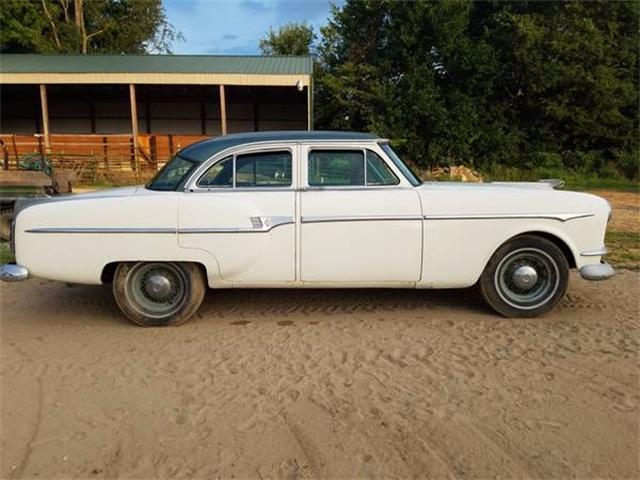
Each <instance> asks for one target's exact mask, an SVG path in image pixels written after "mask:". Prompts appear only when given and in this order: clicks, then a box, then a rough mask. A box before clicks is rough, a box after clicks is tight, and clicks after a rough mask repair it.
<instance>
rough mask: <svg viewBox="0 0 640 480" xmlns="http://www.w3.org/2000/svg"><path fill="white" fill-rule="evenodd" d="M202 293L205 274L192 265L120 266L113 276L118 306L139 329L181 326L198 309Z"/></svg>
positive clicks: (166, 263) (204, 288)
mask: <svg viewBox="0 0 640 480" xmlns="http://www.w3.org/2000/svg"><path fill="white" fill-rule="evenodd" d="M205 292H206V279H205V275H204V273H203V272H202V270H201V269H200V268H199V267H198V265H195V264H193V263H182V262H127V263H121V264H119V265H118V267H117V268H116V271H115V274H114V277H113V296H114V297H115V300H116V303H117V304H118V307H120V310H122V313H124V314H125V315H126V316H127V318H129V319H130V320H131V321H132V322H134V323H135V324H137V325H140V326H143V327H152V326H167V325H179V324H181V323H184V322H185V321H187V320H188V319H189V318H190V317H191V316H192V315H193V314H194V313H195V312H196V311H197V310H198V308H199V307H200V304H201V303H202V300H203V299H204V295H205Z"/></svg>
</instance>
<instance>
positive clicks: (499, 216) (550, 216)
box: [424, 213, 595, 222]
mask: <svg viewBox="0 0 640 480" xmlns="http://www.w3.org/2000/svg"><path fill="white" fill-rule="evenodd" d="M594 215H595V214H593V213H519V214H518V213H478V214H470V215H469V214H444V215H425V216H424V219H425V220H511V219H522V218H541V219H545V220H558V221H560V222H567V221H569V220H574V219H576V218H586V217H593V216H594Z"/></svg>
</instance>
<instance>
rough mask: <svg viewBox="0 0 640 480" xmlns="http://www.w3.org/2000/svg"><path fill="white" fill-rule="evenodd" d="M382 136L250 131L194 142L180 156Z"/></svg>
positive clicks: (195, 157)
mask: <svg viewBox="0 0 640 480" xmlns="http://www.w3.org/2000/svg"><path fill="white" fill-rule="evenodd" d="M379 138H380V137H378V136H376V135H373V134H371V133H359V132H332V131H328V130H325V131H323V130H316V131H310V132H309V131H305V130H291V131H277V132H248V133H234V134H232V135H226V136H223V137H216V138H212V139H208V140H202V141H201V142H197V143H193V144H191V145H189V146H188V147H186V148H183V149H182V150H181V151H180V156H181V157H184V158H188V159H190V160H195V161H197V162H204V161H205V160H208V159H209V158H211V157H212V156H213V155H215V154H217V153H218V152H221V151H222V150H226V149H227V148H231V147H236V146H239V145H244V144H247V143H256V142H303V141H309V140H346V141H348V140H360V141H372V140H377V139H379Z"/></svg>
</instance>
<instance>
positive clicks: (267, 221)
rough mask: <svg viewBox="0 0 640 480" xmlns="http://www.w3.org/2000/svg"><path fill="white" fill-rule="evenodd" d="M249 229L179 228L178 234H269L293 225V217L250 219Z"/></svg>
mask: <svg viewBox="0 0 640 480" xmlns="http://www.w3.org/2000/svg"><path fill="white" fill-rule="evenodd" d="M250 220H251V226H250V227H211V228H208V227H203V228H180V229H178V233H180V234H184V235H190V234H202V233H264V232H270V231H271V230H273V229H274V228H277V227H280V226H282V225H293V224H294V223H295V222H294V221H293V217H281V216H275V217H250Z"/></svg>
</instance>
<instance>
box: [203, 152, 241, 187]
mask: <svg viewBox="0 0 640 480" xmlns="http://www.w3.org/2000/svg"><path fill="white" fill-rule="evenodd" d="M198 186H199V187H205V188H207V187H209V188H225V187H226V188H231V187H233V157H227V158H225V159H224V160H220V161H219V162H216V163H215V164H214V165H212V166H211V168H209V170H207V172H206V173H205V174H204V175H202V176H201V177H200V179H199V180H198Z"/></svg>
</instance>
